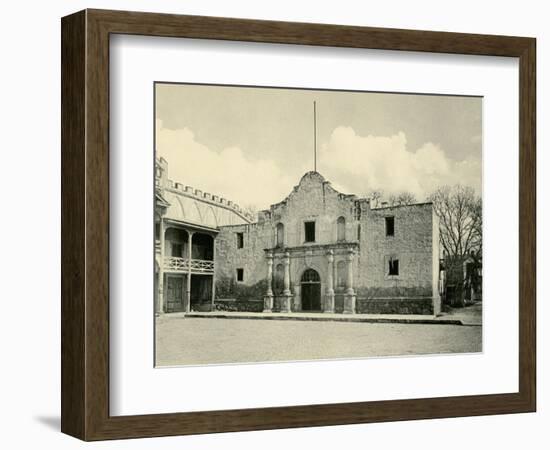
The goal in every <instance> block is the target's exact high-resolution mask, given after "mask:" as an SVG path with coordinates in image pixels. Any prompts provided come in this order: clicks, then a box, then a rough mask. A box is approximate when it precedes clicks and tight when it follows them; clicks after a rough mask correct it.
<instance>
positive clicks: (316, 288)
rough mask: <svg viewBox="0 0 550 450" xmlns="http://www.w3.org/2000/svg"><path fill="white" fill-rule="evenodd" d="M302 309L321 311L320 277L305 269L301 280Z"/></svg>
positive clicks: (311, 270)
mask: <svg viewBox="0 0 550 450" xmlns="http://www.w3.org/2000/svg"><path fill="white" fill-rule="evenodd" d="M301 288H302V289H301V295H302V311H321V277H320V276H319V274H318V273H317V271H316V270H313V269H307V270H306V271H305V272H304V273H303V274H302V280H301Z"/></svg>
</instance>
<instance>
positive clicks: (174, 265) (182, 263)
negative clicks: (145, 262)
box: [164, 256, 214, 274]
mask: <svg viewBox="0 0 550 450" xmlns="http://www.w3.org/2000/svg"><path fill="white" fill-rule="evenodd" d="M189 269H191V273H194V274H212V273H214V261H208V260H205V259H191V260H189V259H187V258H181V257H178V256H166V257H164V271H166V272H182V273H188V272H189Z"/></svg>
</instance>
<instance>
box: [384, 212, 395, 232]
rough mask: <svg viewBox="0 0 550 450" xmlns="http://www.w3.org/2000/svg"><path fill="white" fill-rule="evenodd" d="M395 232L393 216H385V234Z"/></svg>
mask: <svg viewBox="0 0 550 450" xmlns="http://www.w3.org/2000/svg"><path fill="white" fill-rule="evenodd" d="M394 234H395V217H386V236H393V235H394Z"/></svg>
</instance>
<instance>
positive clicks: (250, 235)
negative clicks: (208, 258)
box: [214, 222, 273, 298]
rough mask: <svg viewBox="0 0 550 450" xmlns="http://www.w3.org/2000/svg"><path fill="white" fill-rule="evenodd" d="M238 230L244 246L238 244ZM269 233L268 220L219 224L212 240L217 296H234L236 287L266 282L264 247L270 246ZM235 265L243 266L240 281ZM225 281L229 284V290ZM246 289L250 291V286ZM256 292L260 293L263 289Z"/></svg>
mask: <svg viewBox="0 0 550 450" xmlns="http://www.w3.org/2000/svg"><path fill="white" fill-rule="evenodd" d="M237 233H243V248H237ZM272 234H273V230H272V227H271V224H270V223H267V222H264V223H254V224H249V225H235V226H228V227H221V228H220V233H219V234H218V236H217V237H216V240H215V241H214V244H215V246H216V257H215V264H214V268H215V272H216V298H228V297H230V296H234V297H235V298H236V297H237V294H236V293H235V292H236V291H237V290H239V289H240V290H241V291H243V290H246V289H247V288H250V287H251V286H255V285H257V284H258V283H264V287H265V286H266V284H267V283H266V281H265V280H266V276H267V263H266V258H265V252H264V249H266V248H268V247H270V246H271V239H272ZM237 269H243V275H244V278H243V281H242V282H239V281H237ZM228 285H229V286H232V288H231V290H229V291H228ZM249 293H250V294H253V290H250V291H249ZM258 294H259V292H258ZM259 295H261V297H263V295H265V289H264V292H262V293H261V294H259ZM261 297H260V298H261Z"/></svg>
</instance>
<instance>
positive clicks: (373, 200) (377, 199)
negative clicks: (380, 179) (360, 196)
mask: <svg viewBox="0 0 550 450" xmlns="http://www.w3.org/2000/svg"><path fill="white" fill-rule="evenodd" d="M366 197H367V198H369V199H370V206H371V208H378V207H379V206H380V205H381V204H382V199H383V198H384V191H381V190H380V189H373V190H372V191H370V192H369V193H368V194H367V195H366Z"/></svg>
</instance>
